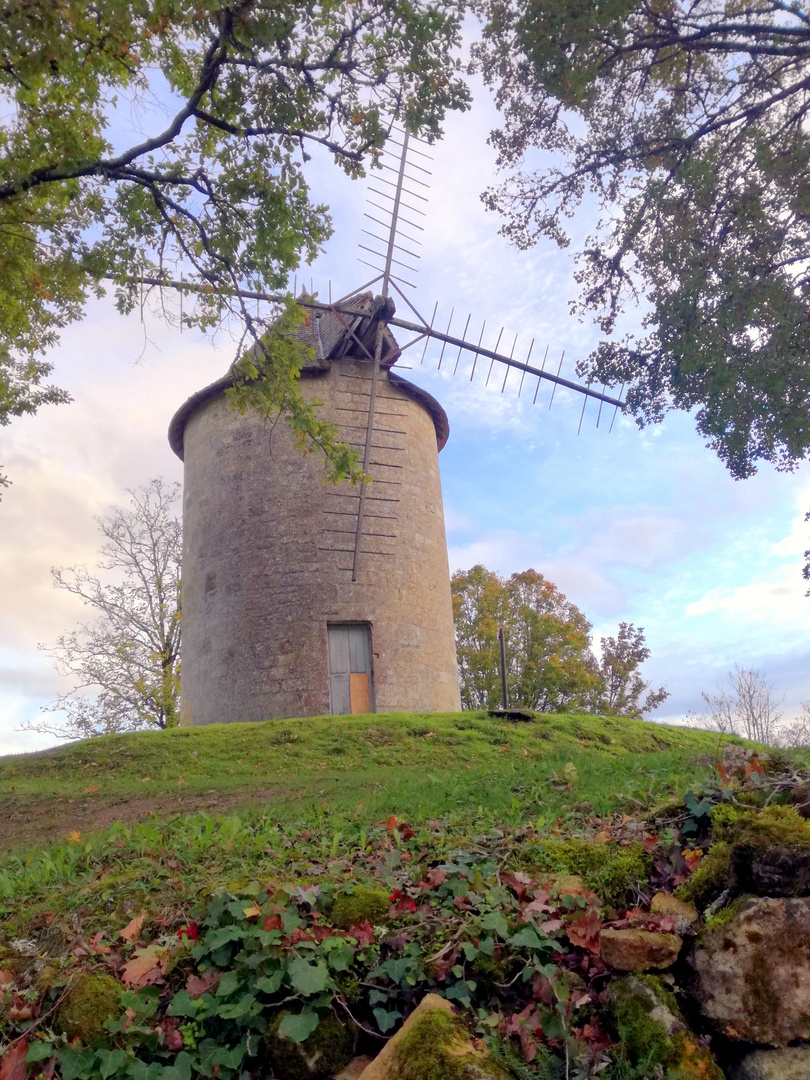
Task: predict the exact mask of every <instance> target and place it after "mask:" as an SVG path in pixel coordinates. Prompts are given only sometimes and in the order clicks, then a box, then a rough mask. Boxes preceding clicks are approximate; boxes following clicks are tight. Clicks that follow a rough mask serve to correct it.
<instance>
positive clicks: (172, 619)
mask: <svg viewBox="0 0 810 1080" xmlns="http://www.w3.org/2000/svg"><path fill="white" fill-rule="evenodd" d="M179 490H180V485H179V484H167V483H166V482H165V481H163V480H161V479H159V478H158V479H155V480H152V481H150V483H149V484H147V485H145V486H144V487H142V488H138V489H137V490H134V491H130V492H129V495H130V502H129V506H128V507H125V508H124V507H115V508H113V510H112V512H111V513H110V514H109V515H108V516H107V517H104V518H98V519H97V521H98V526H99V529H100V530H101V534H102V536H103V537H104V543H103V544H102V546H101V548H100V549H99V555H100V556H101V557H100V559H99V564H98V568H99V569H100V570H102V571H104V579H102V578H99V577H96V576H95V575H94V574H91V573H89V572H88V571H87V570H86V569H85V568H84V567H72V568H68V569H57V570H53V571H52V573H53V580H54V585H55V586H56V588H58V589H64V590H66V591H67V592H69V593H72V594H73V595H74V596H78V597H79V599H80V600H81V601H82V602H83V603H85V604H86V605H87V606H88V607H89V608H91V609H92V611H93V612H94V614H95V615H96V616H97V617H96V619H95V621H93V622H90V623H84V624H82V625H80V626H79V627H78V628H77V629H76V630H72V631H71V632H70V633H67V634H63V635H62V636H61V637H60V638H59V639H58V640H57V643H56V645H54V646H53V647H51V648H49V649H46V651H47V652H49V653H50V654H51V655H52V656H53V657H54V658H55V661H56V667H57V670H58V671H59V673H60V674H61V675H64V676H67V677H70V678H72V679H74V680H75V682H76V685H75V686H74V687H73V689H72V690H70V691H68V693H67V694H65V695H64V696H62V697H60V698H59V699H58V700H57V701H55V702H54V703H53V704H52V705H49V706H48V707H47V709H46V711H47V712H64V713H66V714H67V721H66V723H65V724H64V725H59V724H56V723H51V722H48V721H39V722H37V723H30V724H27V725H26V729H27V730H32V731H44V732H48V733H50V734H53V735H57V736H58V737H59V738H68V739H77V738H78V739H83V738H87V737H89V736H93V735H108V734H110V733H112V732H119V731H136V730H138V729H140V728H167V727H173V726H174V725H175V724H176V723H177V721H178V716H179V704H178V703H179V695H180V631H181V621H180V612H181V603H180V561H181V531H180V522H179V521H178V520H177V517H176V516H175V514H174V513H173V512H172V506H173V504H174V503H175V502H176V500H177V497H178V494H179ZM43 647H44V646H40V648H43Z"/></svg>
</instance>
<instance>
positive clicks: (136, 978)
mask: <svg viewBox="0 0 810 1080" xmlns="http://www.w3.org/2000/svg"><path fill="white" fill-rule="evenodd" d="M165 955H166V950H165V948H162V947H161V946H159V945H149V946H148V947H147V948H145V949H136V950H135V953H134V955H133V957H132V959H131V960H130V961H129V963H128V964H125V965H124V968H123V971H122V972H121V981H122V982H123V983H124V984H125V985H127V986H135V987H139V986H151V985H154V984H155V983H162V982H164V981H165V980H164V977H163V969H162V967H161V961H162V959H163V958H164V956H165Z"/></svg>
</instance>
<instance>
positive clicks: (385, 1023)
mask: <svg viewBox="0 0 810 1080" xmlns="http://www.w3.org/2000/svg"><path fill="white" fill-rule="evenodd" d="M371 1011H372V1012H373V1013H374V1019H375V1020H376V1021H377V1027H378V1028H379V1029H380V1031H381V1032H382V1033H383V1035H384V1034H385V1033H386V1031H390V1030H391V1028H392V1027H394V1026H395V1025H396V1022H397V1020H401V1019H402V1013H401V1012H397V1011H396V1010H393V1011H389V1010H388V1009H372V1010H371Z"/></svg>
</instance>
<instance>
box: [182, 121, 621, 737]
mask: <svg viewBox="0 0 810 1080" xmlns="http://www.w3.org/2000/svg"><path fill="white" fill-rule="evenodd" d="M408 142H409V140H408V136H407V135H405V136H404V139H403V144H402V154H401V156H400V159H399V163H398V166H397V168H396V169H394V171H395V172H396V173H397V180H396V183H393V182H390V183H389V182H388V181H385V180H382V181H380V182H381V183H382V184H389V187H390V188H391V189H392V190H391V191H388V192H386V191H380V190H379V189H373V188H372V190H376V191H377V194H379V195H380V196H381V197H383V198H384V199H388V200H390V202H391V205H390V206H389V207H387V208H386V209H387V213H388V214H389V215H390V220H389V221H388V222H387V223H383V224H384V225H386V227H387V237H386V238H382V237H377V239H378V240H380V241H381V242H382V243H383V245H384V247H385V249H386V250H385V252H374V253H373V254H374V255H376V256H379V258H380V259H381V260H382V261H383V264H384V265H383V267H382V272H381V273H380V275H379V276H378V277H377V278H375V279H374V280H373V281H371V282H369V283H368V286H371V285H375V284H376V283H377V282H381V283H382V287H381V294H382V295H380V296H377V297H376V298H375V297H374V296H373V295H372V293H370V292H363V291H360V292H359V293H355V294H353V295H352V296H350V297H348V298H346V299H344V300H342V301H338V302H337V303H336V304H331V303H330V304H323V303H317V302H315V301H311V300H307V299H302V300H300V301H299V303H303V304H304V306H305V307H307V308H308V309H309V310H310V311H311V312H313V313H314V315H315V317H314V318H310V320H309V322H308V325H307V327H306V328H305V329H303V330H302V332H301V336H302V338H303V340H304V341H305V344H307V345H309V346H311V348H312V349H313V350H314V354H315V355H314V359H313V360H312V361H311V362H309V363H308V364H307V365H306V366H305V367H304V368H303V369H302V372H301V387H302V391H303V393H304V394H305V395H306V396H308V397H310V398H317V399H318V400H319V401H320V402H321V403H322V407H321V415H322V417H323V418H324V419H325V420H328V421H330V422H332V423H334V424H335V425H336V426H337V427H338V428H339V430H340V432H341V437H342V439H343V441H345V442H347V443H349V444H353V445H355V446H356V447H358V448H359V449H360V450H361V451H362V458H363V466H364V470H365V472H366V473H367V474H369V475H371V476H372V478H373V480H372V482H371V483H370V484H368V485H361V486H360V487H359V488H351V487H349V486H348V485H339V486H337V487H335V486H331V485H325V484H324V483H323V467H322V466H321V465H320V464H319V463H318V461H317V460H316V458H315V456H314V455H310V456H309V457H306V458H304V457H302V456H301V454H300V452H299V450H298V449H297V447H296V445H295V443H294V438H293V436H292V434H291V432H290V431H289V429H288V427H287V425H285V424H283V423H281V424H278V425H275V424H272V423H269V422H268V421H266V420H264V419H262V418H261V417H260V416H259V415H258V414H253V415H251V414H247V415H245V416H241V415H239V414H238V413H237V412H236V411H235V410H234V409H232V408H231V406H230V404H229V403H228V401H227V400H226V396H225V391H226V390H227V388H228V387H229V386H230V385H231V377H230V376H226V377H224V378H223V379H220V380H219V381H218V382H215V383H213V384H212V385H211V386H208V387H206V388H205V389H203V390H201V391H199V392H198V393H196V394H194V395H193V396H192V397H191V398H189V400H188V401H187V402H186V403H185V404H184V405H183V406H182V408H180V410H179V411H178V412H177V413H176V415H175V416H174V418H173V420H172V422H171V426H170V429H169V441H170V443H171V446H172V448H173V449H174V451H175V453H177V454H178V456H179V457H180V458H182V459H183V461H184V463H185V482H184V497H183V532H184V538H183V668H182V695H181V700H182V714H181V723H182V724H194V725H196V724H209V723H216V722H229V721H240V720H263V719H269V718H272V717H292V716H316V715H320V714H327V713H333V714H341V713H350V712H373V711H376V712H393V711H409V712H434V711H445V710H446V711H453V710H458V709H460V699H459V688H458V671H457V666H456V651H455V641H454V635H453V617H452V603H451V595H450V576H449V570H448V562H447V549H446V541H445V531H444V514H443V509H442V496H441V486H440V480H439V466H438V453H439V451H440V450H441V449H442V447H443V446H444V444H445V442H446V441H447V437H448V423H447V416H446V415H445V412H444V410H443V409H442V407H441V405H440V404H439V403H438V402H437V401H436V400H435V399H434V398H433V397H432V396H431V395H430V394H428V393H426V392H425V391H424V390H422V389H420V388H419V387H417V386H416V385H414V384H413V383H411V382H409V381H407V380H405V379H404V378H402V377H401V376H400V375H399V374H398V373H396V372H395V371H393V370H392V365H393V364H394V363H395V362H396V361H397V359H398V358H399V356H400V347H399V346H398V344H397V342H396V341H395V339H394V337H393V335H392V333H391V329H390V328H391V327H397V328H401V329H403V330H405V331H408V332H410V333H414V334H415V335H416V337H414V338H412V340H410V341H408V342H407V343H406V345H405V346H403V347H407V345H412V344H414V343H415V342H417V341H421V340H422V339H430V338H434V339H438V340H440V341H442V343H443V344H442V355H441V356H440V358H439V366H440V367H441V363H442V357H443V356H444V350H445V347H446V346H447V345H450V346H451V348H453V347H458V356H457V357H456V362H455V368H454V370H456V369H457V368H458V363H459V357H460V356H461V353H462V351H464V350H466V351H468V352H470V353H472V354H473V357H474V359H473V374H474V372H475V365H476V363H477V362H478V360H479V358H481V357H483V358H486V359H488V360H489V363H490V367H489V373H488V375H487V381H489V376H490V375H491V373H492V370H493V365H494V364H495V363H496V362H497V363H498V364H499V365H501V366H502V367H504V368H505V372H506V374H505V376H504V383H503V386H502V389H503V387H505V385H506V379H507V378H508V376H509V373H510V371H513V370H517V371H519V372H520V373H521V379H520V390H519V393H520V391H522V389H523V381H524V378H525V376H526V374H530V375H532V376H536V377H537V387H536V388H535V392H534V400H535V401H536V399H537V390H538V389H539V387H540V384H541V381H542V380H551V381H552V383H553V384H554V389H556V387H557V386H558V385H563V386H565V387H568V388H570V389H573V390H576V391H577V392H579V393H582V394H583V395H584V396H585V400H587V399H588V398H596V399H598V400H599V402H600V415H601V407H602V404H603V403H609V404H611V405H614V406H616V407H617V408H618V407H620V406H621V402H620V401H618V400H616V399H614V398H611V397H608V396H606V395H605V394H604V393H601V394H600V393H598V392H597V391H594V390H591V389H590V388H587V387H582V386H579V385H577V384H576V383H573V382H569V381H568V380H566V379H563V378H561V377H560V374H559V368H558V371H557V374H556V375H554V374H552V373H551V372H546V371H545V360H544V362H543V367H542V368H541V369H537V368H536V367H531V366H530V365H529V363H528V360H529V358H530V355H531V349H530V352H529V356H527V358H526V362H521V361H517V360H514V359H513V358H512V357H511V356H506V355H504V354H502V353H499V352H498V351H497V348H498V345H497V343H496V347H495V350H489V349H486V348H483V347H482V345H481V339H480V338H479V341H478V344H477V345H474V344H472V343H470V342H468V341H467V340H466V338H465V337H464V335H462V337H461V338H457V337H453V336H451V335H450V333H449V331H450V323H449V322H448V326H447V331H446V332H445V333H440V332H438V331H437V330H435V329H434V328H433V322H434V319H435V311H434V319H431V321H430V323H428V322H427V321H426V320H425V319H423V318H422V317H421V316H420V315H419V313H418V312H417V311H416V309H415V308H414V307H413V305H412V304H411V303H410V301H409V300H407V297H405V294H404V293H403V292H402V290H401V289H400V287H399V284H398V283H397V281H398V280H400V281H401V280H402V279H398V278H397V277H395V275H394V272H393V269H392V267H393V264H395V263H400V259H399V258H398V257H395V251H396V253H397V255H399V254H400V252H401V250H402V244H401V243H397V241H398V240H402V238H403V237H402V235H401V232H400V229H401V225H402V222H403V220H405V219H404V218H403V217H401V210H402V209H403V208H406V209H407V210H408V211H409V212H413V213H419V212H420V211H418V210H417V208H416V207H415V206H413V205H412V204H407V203H406V202H405V197H407V196H408V195H409V189H408V187H407V182H408V181H409V180H413V182H414V183H417V184H418V183H420V182H421V181H419V180H418V179H416V178H413V177H411V176H410V175H409V174H408V173H407V171H406V170H407V166H408V164H409V161H408ZM417 153H418V151H417ZM416 168H417V169H419V168H420V167H419V166H416ZM422 171H424V170H422ZM412 194H413V197H414V198H420V197H421V196H418V195H417V194H415V193H412ZM372 205H374V206H377V205H378V204H372ZM378 208H379V209H382V208H381V207H378ZM367 216H370V215H367ZM373 220H375V221H379V219H377V218H373ZM408 223H409V222H406V224H408ZM417 227H418V226H417ZM372 235H373V234H372ZM406 236H407V239H408V240H411V241H412V242H415V240H414V238H413V237H412V236H408V235H407V234H406ZM366 250H368V251H370V250H371V249H368V248H366ZM361 261H362V260H361ZM368 286H364V289H365V288H368ZM390 288H393V289H395V290H396V292H397V293H398V294H399V296H400V297H402V298H403V299H404V300H405V302H406V304H407V305H408V306H409V307H410V308H411V310H412V311H413V313H414V315H415V316H416V319H417V321H416V322H411V321H405V320H402V319H400V318H397V317H395V307H394V302H393V300H392V298H391V297H390V295H389V290H390ZM244 295H245V296H246V297H252V298H255V299H264V300H274V299H277V298H276V297H272V296H257V294H255V293H251V294H248V293H246V294H244ZM469 321H470V320H469V318H468V320H467V325H466V326H465V334H466V330H467V327H468V326H469ZM482 336H483V328H482ZM498 342H500V336H499V338H498ZM423 355H424V354H423ZM561 363H562V361H561ZM471 377H472V376H471ZM583 411H584V403H583ZM580 423H581V420H580ZM597 423H598V419H597Z"/></svg>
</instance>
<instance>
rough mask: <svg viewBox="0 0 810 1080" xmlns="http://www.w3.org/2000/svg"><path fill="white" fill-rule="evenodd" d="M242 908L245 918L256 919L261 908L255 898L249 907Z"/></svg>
mask: <svg viewBox="0 0 810 1080" xmlns="http://www.w3.org/2000/svg"><path fill="white" fill-rule="evenodd" d="M242 910H243V914H244V916H245V918H246V919H258V917H259V916H260V915H261V913H262V909H261V908H260V907H259V905H258V904H257V903H256V901H255V900H254V901H253V903H252V904H251V905H250V906H249V907H246V908H243V909H242Z"/></svg>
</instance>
